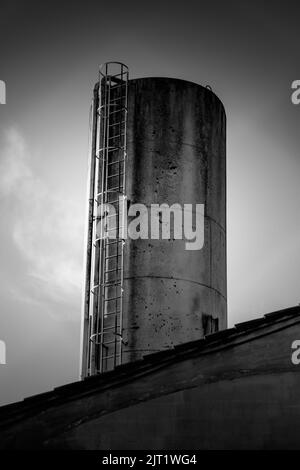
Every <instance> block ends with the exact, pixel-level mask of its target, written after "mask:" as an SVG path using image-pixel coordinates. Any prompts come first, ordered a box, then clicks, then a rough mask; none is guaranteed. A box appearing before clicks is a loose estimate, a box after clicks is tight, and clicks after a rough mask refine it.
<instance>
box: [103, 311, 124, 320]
mask: <svg viewBox="0 0 300 470" xmlns="http://www.w3.org/2000/svg"><path fill="white" fill-rule="evenodd" d="M120 313H121V310H116V311H115V312H107V313H105V314H104V318H106V317H111V316H112V315H119V314H120Z"/></svg>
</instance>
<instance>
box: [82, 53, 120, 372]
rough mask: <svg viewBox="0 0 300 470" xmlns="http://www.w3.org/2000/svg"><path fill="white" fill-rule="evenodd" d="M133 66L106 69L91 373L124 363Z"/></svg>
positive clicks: (95, 217) (98, 156)
mask: <svg viewBox="0 0 300 470" xmlns="http://www.w3.org/2000/svg"><path fill="white" fill-rule="evenodd" d="M127 103H128V68H127V67H126V66H125V65H124V64H121V63H116V62H109V63H106V64H104V65H103V66H102V67H101V68H100V73H99V92H98V103H97V104H98V106H97V109H96V113H95V115H96V126H95V131H94V132H95V136H94V138H95V168H94V182H93V201H92V204H93V210H92V216H91V217H92V221H91V227H92V240H91V243H92V245H91V249H90V250H89V252H90V256H91V263H90V268H91V269H90V276H91V279H90V283H89V284H90V289H89V292H87V293H86V295H89V296H90V299H89V302H88V309H89V320H88V323H89V325H88V335H89V341H88V357H87V360H88V364H87V373H86V375H94V374H97V373H102V372H105V371H108V370H112V369H113V368H115V367H116V366H117V365H119V364H121V363H122V332H123V325H122V321H123V291H124V288H123V264H124V244H125V237H124V231H123V230H124V228H125V207H126V204H127V202H126V194H125V176H126V172H125V170H126V131H127Z"/></svg>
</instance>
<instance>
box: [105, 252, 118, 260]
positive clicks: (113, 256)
mask: <svg viewBox="0 0 300 470" xmlns="http://www.w3.org/2000/svg"><path fill="white" fill-rule="evenodd" d="M118 256H120V257H121V253H118V254H117V255H111V256H105V258H104V259H113V258H117V257H118Z"/></svg>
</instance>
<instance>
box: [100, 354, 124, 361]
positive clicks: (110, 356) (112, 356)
mask: <svg viewBox="0 0 300 470" xmlns="http://www.w3.org/2000/svg"><path fill="white" fill-rule="evenodd" d="M120 356H121V354H110V355H109V356H104V357H103V361H105V360H106V359H112V358H115V357H120Z"/></svg>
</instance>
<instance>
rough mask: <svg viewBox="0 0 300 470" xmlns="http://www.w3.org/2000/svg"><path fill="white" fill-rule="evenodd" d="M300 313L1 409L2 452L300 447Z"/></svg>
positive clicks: (273, 318) (292, 312)
mask: <svg viewBox="0 0 300 470" xmlns="http://www.w3.org/2000/svg"><path fill="white" fill-rule="evenodd" d="M295 339H300V307H295V308H294V309H289V310H287V311H282V312H279V313H274V314H273V315H271V316H267V317H266V318H264V319H261V320H258V321H253V322H248V323H244V324H241V325H238V326H237V328H235V329H230V330H227V331H224V332H222V333H221V332H220V333H217V334H215V335H211V336H210V337H208V338H207V339H204V340H200V341H196V342H193V343H188V344H185V345H182V346H180V347H177V348H175V349H174V350H172V351H166V352H163V353H158V354H153V355H151V356H148V357H147V358H145V359H144V360H143V361H138V362H136V363H135V364H134V363H131V364H128V365H127V366H126V365H125V366H121V367H119V368H117V369H116V370H115V371H113V372H111V373H107V374H104V375H103V376H101V377H94V378H91V379H88V380H86V381H84V382H78V383H75V384H70V385H68V386H65V387H61V388H59V389H56V390H54V391H53V392H49V393H48V394H44V395H42V396H40V397H39V396H37V397H33V398H32V399H29V400H25V401H24V402H23V403H20V404H15V405H11V406H8V407H4V408H0V422H1V424H0V435H1V439H0V448H2V449H5V448H10V449H20V448H32V449H38V448H43V449H57V448H63V449H111V450H113V449H154V450H155V449H156V450H158V449H160V450H161V449H176V450H180V449H185V450H188V449H191V450H192V449H198V450H201V449H300V394H299V389H300V373H299V372H300V365H293V363H292V361H291V354H292V349H291V345H292V343H293V341H294V340H295Z"/></svg>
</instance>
